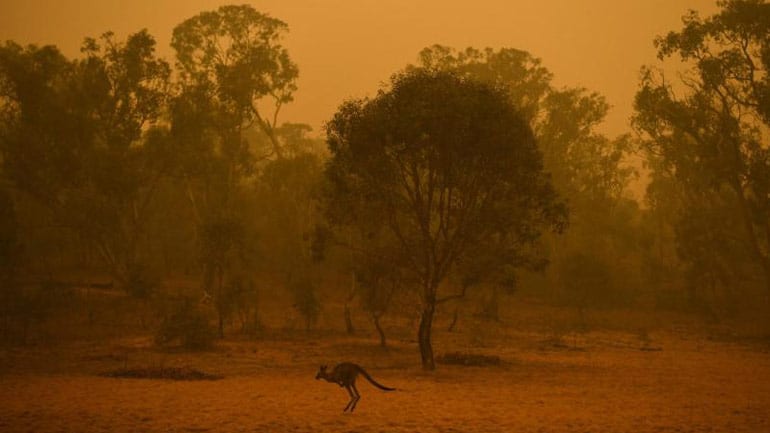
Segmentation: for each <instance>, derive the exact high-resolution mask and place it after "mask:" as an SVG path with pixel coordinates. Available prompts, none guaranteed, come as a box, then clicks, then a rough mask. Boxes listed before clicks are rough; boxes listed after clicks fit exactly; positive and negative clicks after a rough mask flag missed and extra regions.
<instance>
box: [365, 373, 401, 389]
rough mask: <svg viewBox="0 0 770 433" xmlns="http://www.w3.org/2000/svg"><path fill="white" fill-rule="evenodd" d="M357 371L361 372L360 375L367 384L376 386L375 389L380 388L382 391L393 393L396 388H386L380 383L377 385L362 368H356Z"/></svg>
mask: <svg viewBox="0 0 770 433" xmlns="http://www.w3.org/2000/svg"><path fill="white" fill-rule="evenodd" d="M358 371H359V372H361V375H362V376H364V377H365V378H366V380H368V381H369V382H371V383H372V385H374V386H376V387H377V388H380V389H381V390H383V391H395V390H396V388H388V387H387V386H385V385H382V384H380V383H377V381H375V380H374V379H372V376H369V373H367V372H366V371H365V370H364V369H363V368H361V367H358Z"/></svg>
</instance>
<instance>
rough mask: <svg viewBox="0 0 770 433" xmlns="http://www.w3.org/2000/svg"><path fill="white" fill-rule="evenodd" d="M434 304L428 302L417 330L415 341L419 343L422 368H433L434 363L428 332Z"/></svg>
mask: <svg viewBox="0 0 770 433" xmlns="http://www.w3.org/2000/svg"><path fill="white" fill-rule="evenodd" d="M435 311H436V306H435V305H434V304H433V303H428V304H427V305H426V306H425V307H424V308H423V310H422V314H421V315H420V328H419V330H418V331H417V342H418V344H419V345H420V357H421V358H422V368H423V370H435V369H436V364H435V363H434V362H433V347H432V346H431V342H430V332H431V328H432V327H433V313H434V312H435Z"/></svg>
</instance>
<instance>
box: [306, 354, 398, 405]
mask: <svg viewBox="0 0 770 433" xmlns="http://www.w3.org/2000/svg"><path fill="white" fill-rule="evenodd" d="M359 374H361V375H362V376H364V377H365V378H366V380H368V381H369V382H371V383H372V385H374V386H376V387H377V388H380V389H381V390H383V391H395V390H396V388H388V387H387V386H384V385H381V384H379V383H377V382H375V380H374V379H372V376H369V373H367V372H366V371H364V369H363V368H361V366H359V365H356V364H353V363H352V362H343V363H342V364H337V366H335V367H334V369H333V370H332V371H331V373H329V372H327V371H326V366H325V365H322V366H321V368H320V369H319V370H318V374H316V375H315V378H316V380H319V379H323V380H325V381H327V382H331V383H336V384H337V385H339V386H340V387H345V389H346V390H347V391H348V394H350V401H349V402H348V405H347V406H345V409H343V410H342V411H343V412H346V411H348V410H350V412H353V410H354V409H355V408H356V405H357V404H358V400H360V399H361V394H359V393H358V389H357V388H356V377H358V375H359Z"/></svg>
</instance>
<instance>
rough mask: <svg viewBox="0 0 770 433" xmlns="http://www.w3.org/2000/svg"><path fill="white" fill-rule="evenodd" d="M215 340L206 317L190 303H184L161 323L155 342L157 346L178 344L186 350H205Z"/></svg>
mask: <svg viewBox="0 0 770 433" xmlns="http://www.w3.org/2000/svg"><path fill="white" fill-rule="evenodd" d="M215 338H216V331H215V330H214V328H213V327H212V326H211V325H210V324H209V322H208V319H207V318H206V316H205V315H204V314H203V313H201V312H200V311H198V310H197V309H195V308H194V307H192V306H191V303H190V302H184V303H183V304H182V306H181V307H180V308H179V309H178V310H177V311H176V312H174V314H172V315H171V316H168V317H167V318H166V319H165V320H164V321H163V322H162V323H161V325H160V329H159V330H158V333H157V334H156V336H155V342H156V343H157V344H159V345H170V344H174V343H178V344H179V345H180V346H182V347H183V348H185V349H188V350H205V349H210V348H211V347H212V346H213V345H214V339H215Z"/></svg>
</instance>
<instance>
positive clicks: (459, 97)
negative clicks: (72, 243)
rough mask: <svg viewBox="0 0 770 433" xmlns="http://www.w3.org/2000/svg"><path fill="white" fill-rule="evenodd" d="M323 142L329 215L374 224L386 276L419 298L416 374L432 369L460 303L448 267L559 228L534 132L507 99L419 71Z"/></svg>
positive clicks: (360, 107) (345, 113) (348, 114)
mask: <svg viewBox="0 0 770 433" xmlns="http://www.w3.org/2000/svg"><path fill="white" fill-rule="evenodd" d="M326 132H327V137H328V144H329V149H330V151H331V155H332V156H331V160H330V162H329V164H328V167H327V176H328V179H329V181H330V183H331V188H330V194H329V197H328V198H329V203H328V205H329V206H330V207H336V208H337V210H338V211H339V210H344V212H345V213H346V216H347V218H346V219H345V220H340V221H344V222H347V223H350V224H354V225H358V226H362V225H365V224H367V221H366V219H368V218H370V217H371V216H372V215H378V218H379V219H380V220H381V222H382V226H383V229H384V230H386V231H387V233H388V235H389V236H391V237H392V238H393V239H394V241H395V243H396V245H397V247H398V249H399V256H400V257H401V259H400V260H398V261H396V262H395V263H393V266H398V267H399V271H401V273H402V275H403V276H404V279H405V281H412V283H413V284H414V285H415V287H414V289H415V290H416V291H417V293H418V295H419V299H420V306H419V307H420V311H421V319H420V324H419V329H418V342H419V347H420V355H421V359H422V365H423V368H425V369H434V368H435V365H434V361H433V349H432V344H431V330H432V324H433V317H434V313H435V311H436V306H437V305H439V304H441V303H442V302H445V301H447V300H449V299H453V298H455V297H457V296H459V295H460V293H456V292H449V293H447V292H448V290H447V285H446V284H445V282H446V277H447V276H448V274H449V273H450V272H451V271H452V270H453V267H454V266H455V265H456V264H457V263H458V262H459V261H460V260H462V259H463V258H467V257H468V255H469V254H472V253H473V250H474V248H475V247H477V246H479V245H481V244H483V243H485V242H500V243H504V244H505V245H507V246H508V247H509V248H514V249H515V248H517V247H519V246H522V245H528V244H531V243H532V242H535V241H536V239H537V238H538V235H539V234H540V231H541V229H542V228H543V227H549V228H553V229H555V230H559V229H561V228H562V226H563V224H564V222H565V217H566V210H565V208H564V206H563V205H562V204H561V203H560V202H559V200H558V197H557V195H556V193H555V192H554V190H553V188H552V186H551V183H550V180H549V178H548V176H547V175H546V174H545V173H544V172H543V169H542V156H541V154H540V152H539V150H538V148H537V145H536V142H535V139H534V136H533V134H532V131H531V129H530V127H529V125H528V124H527V121H526V120H525V119H524V118H523V117H522V116H521V114H520V113H519V111H518V110H517V109H516V108H515V107H514V106H513V105H512V104H511V103H510V97H509V95H508V93H507V92H506V91H504V90H503V89H500V88H498V87H494V86H491V85H488V84H484V83H481V82H479V81H475V80H471V79H467V78H463V77H461V76H459V75H457V74H453V73H449V72H441V71H429V70H425V69H417V70H412V71H410V72H406V73H401V74H397V75H395V76H394V77H393V79H392V80H391V85H390V88H389V89H388V90H383V91H381V92H380V93H379V94H378V95H377V96H376V97H375V98H373V99H364V100H357V101H349V102H347V103H345V104H343V105H342V106H341V107H340V108H339V110H338V112H337V113H336V114H335V116H334V117H333V119H332V120H331V121H330V122H329V123H328V125H327V131H326ZM338 214H339V213H338ZM362 248H366V245H363V246H362Z"/></svg>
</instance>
